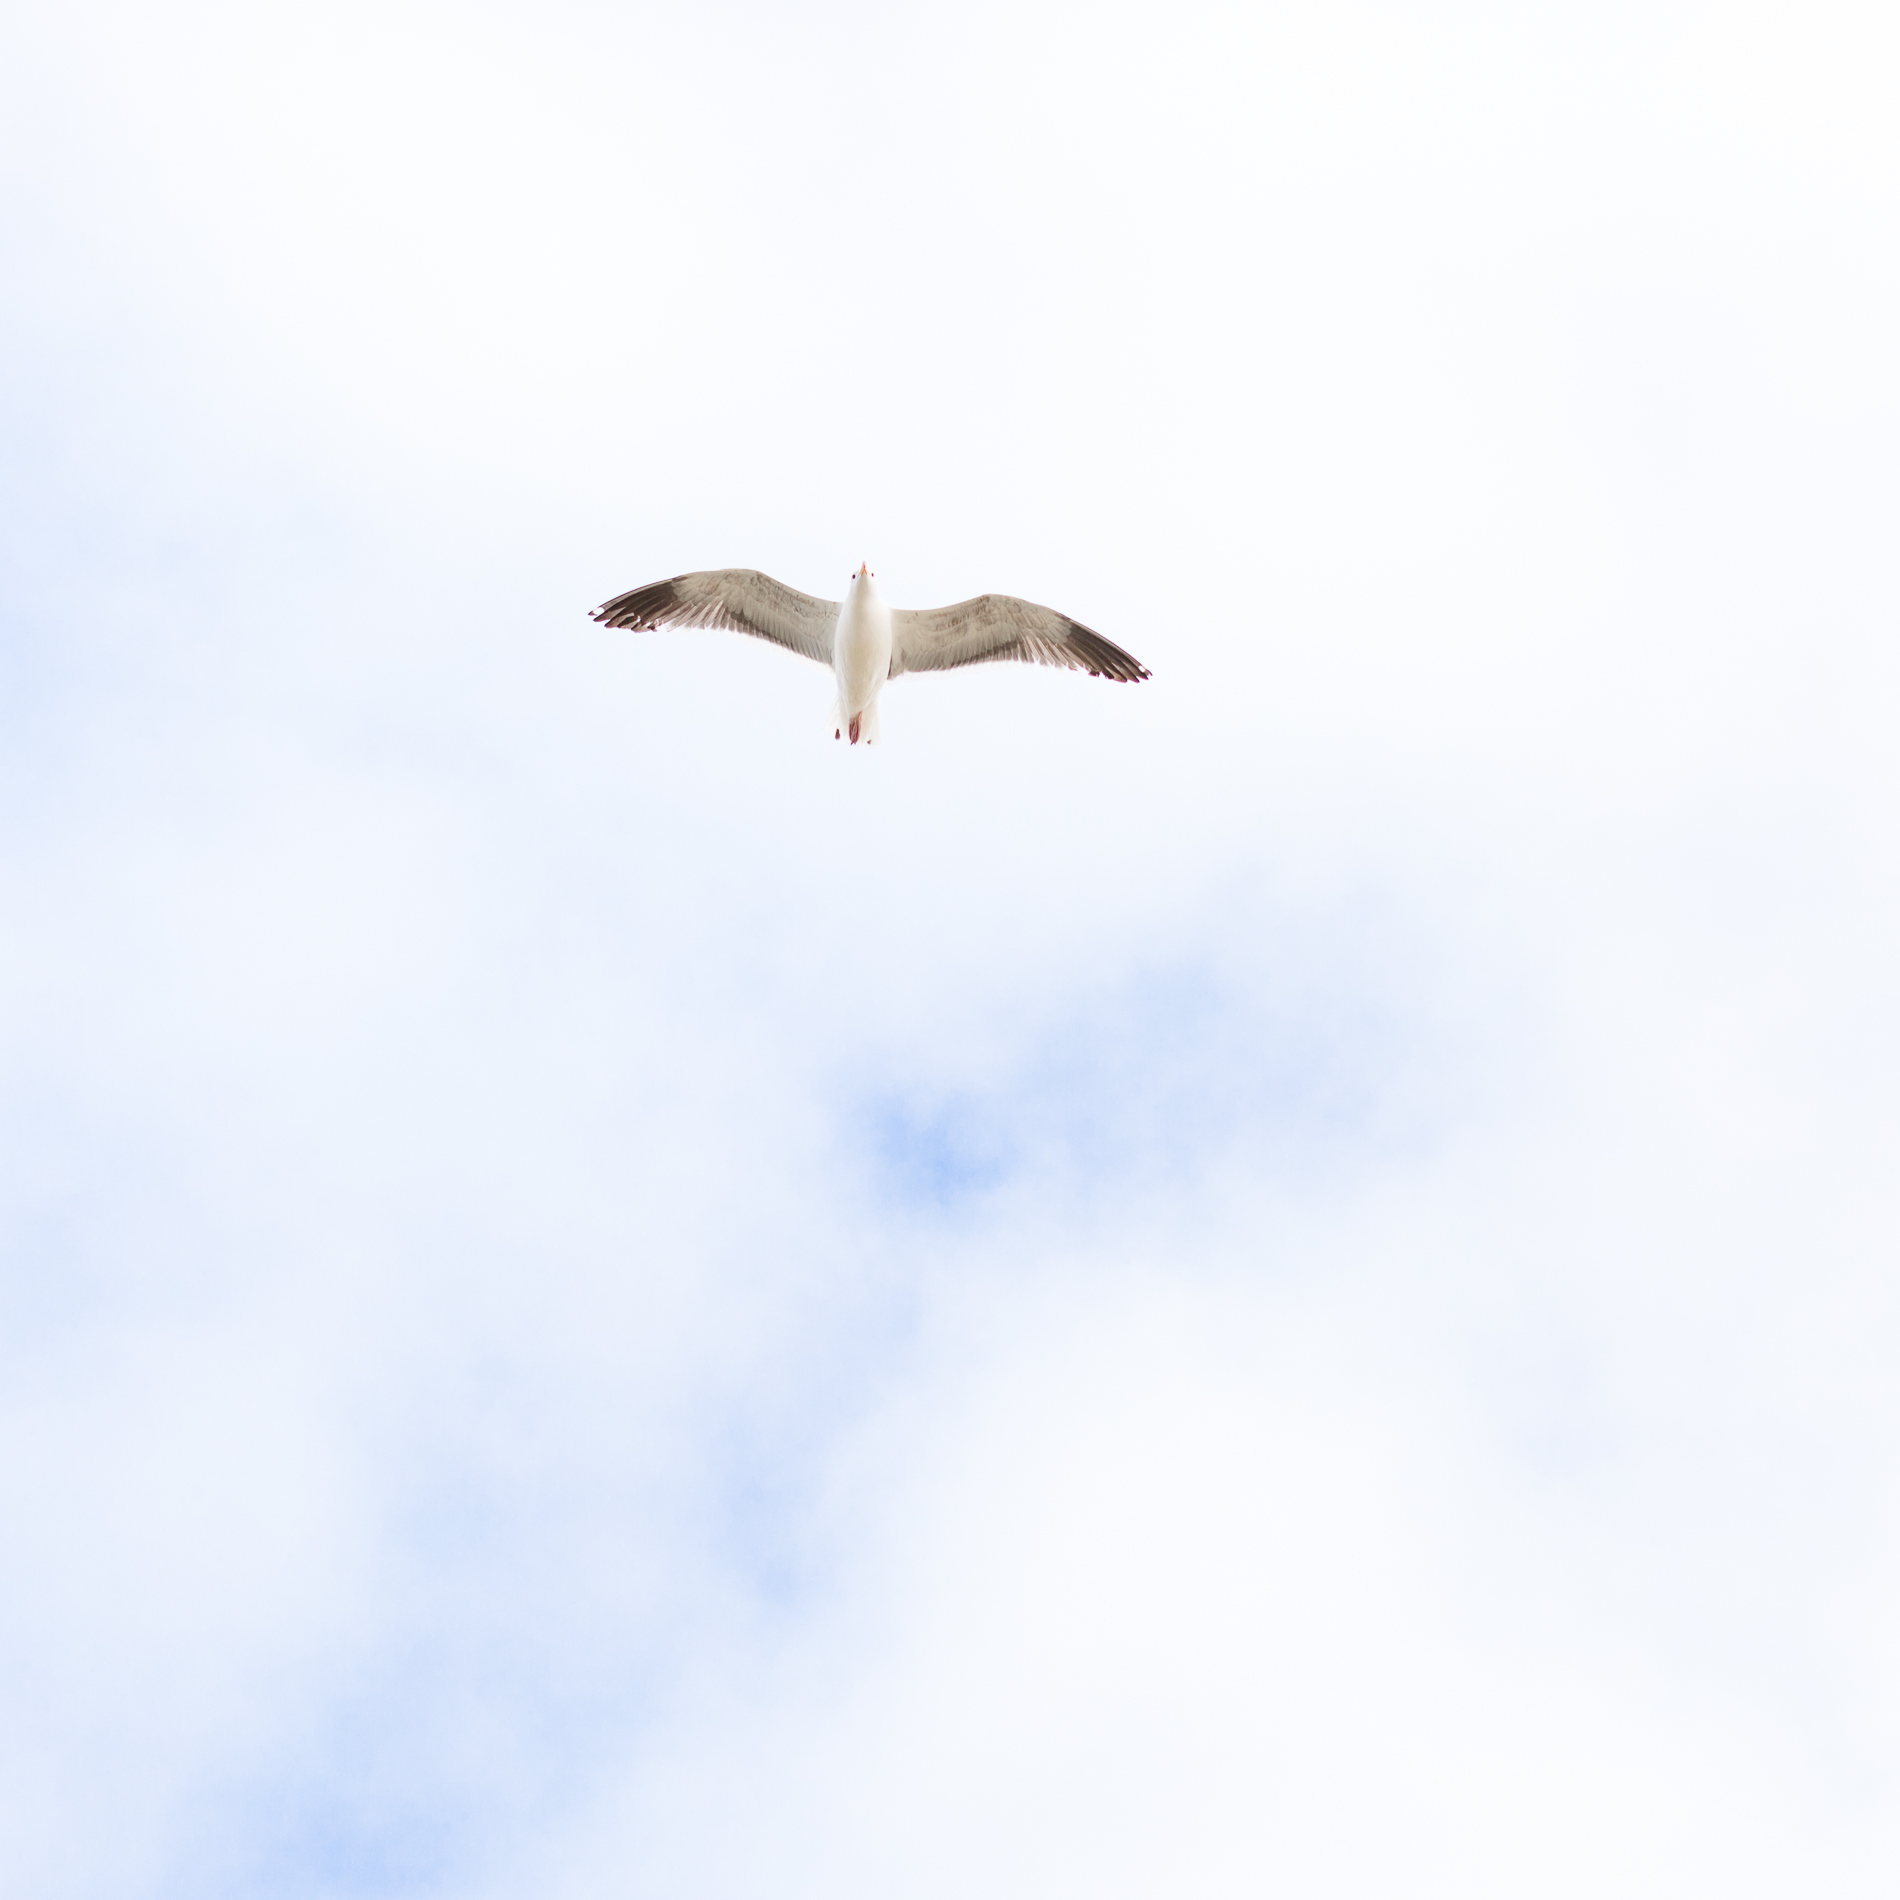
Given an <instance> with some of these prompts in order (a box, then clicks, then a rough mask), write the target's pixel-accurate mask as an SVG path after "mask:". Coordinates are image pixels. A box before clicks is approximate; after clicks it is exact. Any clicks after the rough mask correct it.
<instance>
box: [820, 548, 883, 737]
mask: <svg viewBox="0 0 1900 1900" xmlns="http://www.w3.org/2000/svg"><path fill="white" fill-rule="evenodd" d="M831 670H832V672H833V674H834V675H835V676H836V678H837V681H838V704H837V707H836V709H835V710H834V711H833V714H832V731H833V732H834V734H836V735H837V736H838V737H840V738H842V737H844V736H845V735H846V734H847V733H848V734H849V735H850V738H851V742H852V744H853V745H855V744H856V743H857V742H858V740H859V739H863V740H864V741H865V742H866V743H867V744H872V745H875V744H876V743H877V729H878V718H877V696H878V693H879V692H880V691H881V690H882V688H883V685H884V682H885V681H886V680H887V679H889V678H890V673H891V610H890V608H889V607H888V606H886V605H885V603H884V601H883V599H882V598H881V597H880V596H879V594H878V591H877V582H876V581H875V580H874V579H872V577H871V573H870V570H869V569H868V568H860V569H859V570H858V572H857V573H856V574H854V575H853V576H852V577H851V588H850V591H849V592H848V593H847V594H846V595H845V597H844V600H843V603H842V604H841V605H840V606H839V608H838V630H837V632H836V633H835V634H834V635H833V636H832V642H831Z"/></svg>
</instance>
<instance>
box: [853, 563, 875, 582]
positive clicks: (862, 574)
mask: <svg viewBox="0 0 1900 1900" xmlns="http://www.w3.org/2000/svg"><path fill="white" fill-rule="evenodd" d="M876 579H877V576H876V575H875V574H873V573H872V572H871V563H870V562H869V561H860V562H859V563H858V571H857V572H856V573H855V574H853V575H852V576H851V585H852V586H853V587H862V586H866V585H868V584H869V583H870V582H872V581H874V580H876Z"/></svg>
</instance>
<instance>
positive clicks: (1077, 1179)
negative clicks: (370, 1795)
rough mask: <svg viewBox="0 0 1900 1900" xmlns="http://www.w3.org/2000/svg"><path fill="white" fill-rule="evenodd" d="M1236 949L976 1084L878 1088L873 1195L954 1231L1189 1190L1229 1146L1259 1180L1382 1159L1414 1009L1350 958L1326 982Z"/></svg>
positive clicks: (868, 1121) (869, 1119)
mask: <svg viewBox="0 0 1900 1900" xmlns="http://www.w3.org/2000/svg"><path fill="white" fill-rule="evenodd" d="M1343 947H1344V946H1342V948H1343ZM1225 948H1226V949H1228V950H1231V948H1232V946H1227V947H1225ZM1240 951H1241V954H1240V955H1239V956H1238V957H1236V956H1234V955H1232V954H1223V953H1222V951H1220V950H1216V951H1215V952H1214V953H1213V954H1211V955H1210V956H1209V957H1207V958H1206V959H1204V960H1200V961H1194V962H1183V963H1179V964H1176V965H1174V966H1172V967H1165V968H1158V969H1149V970H1146V971H1142V972H1140V973H1138V974H1136V975H1134V976H1133V977H1131V978H1130V979H1129V980H1127V981H1125V982H1124V983H1122V984H1121V985H1119V986H1117V987H1114V988H1107V989H1103V990H1101V991H1099V992H1098V993H1096V994H1095V995H1093V996H1089V997H1087V998H1084V999H1082V1000H1081V1001H1079V1002H1077V1003H1074V1004H1072V1005H1070V1006H1068V1007H1067V1008H1066V1009H1064V1010H1062V1011H1061V1012H1059V1013H1057V1014H1055V1015H1054V1016H1053V1017H1052V1018H1051V1019H1049V1020H1047V1021H1045V1023H1044V1024H1043V1025H1042V1026H1041V1027H1040V1028H1039V1029H1038V1030H1036V1031H1034V1032H1032V1034H1031V1035H1030V1036H1029V1037H1028V1038H1027V1039H1026V1040H1025V1043H1024V1046H1023V1047H1022V1048H1021V1049H1020V1051H1019V1052H1018V1054H1017V1055H1016V1056H1015V1058H1014V1059H1013V1060H1012V1061H1010V1062H1008V1063H1007V1064H1006V1065H1005V1066H1004V1068H1003V1070H1002V1072H1001V1073H1000V1074H999V1075H998V1076H997V1077H996V1078H995V1079H994V1080H993V1081H990V1082H988V1083H986V1084H984V1085H981V1086H969V1085H960V1086H955V1087H948V1088H932V1087H930V1086H929V1085H927V1084H926V1085H921V1086H920V1085H918V1084H916V1083H912V1082H906V1083H903V1084H886V1085H885V1086H884V1087H882V1088H880V1089H878V1090H875V1091H873V1092H871V1093H869V1094H868V1095H866V1096H865V1097H863V1098H861V1099H860V1100H859V1102H858V1103H857V1104H856V1105H855V1106H854V1108H853V1109H852V1111H851V1112H850V1113H849V1115H848V1117H847V1120H848V1123H849V1125H850V1137H849V1138H850V1139H851V1140H852V1141H853V1142H854V1143H855V1144H856V1145H857V1146H858V1147H859V1148H860V1149H861V1150H862V1151H863V1152H864V1153H866V1154H867V1155H868V1157H869V1158H870V1161H871V1172H872V1176H873V1180H874V1183H875V1187H876V1190H877V1192H878V1194H879V1196H880V1198H881V1200H882V1201H883V1202H884V1203H885V1204H886V1205H887V1206H889V1207H894V1208H896V1209H898V1210H909V1211H911V1212H914V1213H916V1214H920V1215H924V1216H934V1217H938V1218H949V1219H952V1220H959V1219H965V1218H974V1217H977V1216H978V1215H980V1213H981V1211H982V1209H983V1208H984V1207H985V1206H986V1205H987V1204H990V1203H993V1202H994V1201H995V1200H996V1198H997V1197H998V1196H999V1195H1000V1194H1001V1193H1002V1192H1003V1191H1005V1190H1010V1189H1016V1188H1021V1187H1030V1188H1033V1189H1034V1190H1035V1191H1037V1192H1038V1193H1046V1194H1048V1195H1050V1196H1052V1197H1054V1198H1056V1199H1059V1200H1067V1199H1071V1198H1073V1197H1075V1196H1076V1195H1078V1194H1079V1195H1083V1196H1087V1197H1098V1196H1100V1195H1101V1194H1102V1193H1103V1192H1104V1191H1107V1192H1108V1193H1109V1194H1110V1195H1111V1196H1112V1195H1114V1194H1115V1193H1116V1192H1117V1191H1118V1190H1119V1189H1121V1188H1123V1187H1127V1188H1130V1189H1133V1188H1136V1187H1155V1186H1161V1185H1165V1184H1168V1183H1173V1184H1175V1185H1176V1186H1181V1185H1185V1184H1187V1183H1188V1182H1191V1181H1192V1179H1193V1178H1195V1176H1196V1175H1197V1174H1198V1173H1199V1171H1200V1170H1201V1169H1202V1167H1203V1166H1204V1165H1206V1164H1208V1163H1209V1162H1211V1161H1213V1160H1215V1159H1216V1158H1219V1159H1223V1160H1226V1159H1231V1158H1232V1156H1233V1154H1234V1150H1235V1145H1236V1143H1241V1144H1244V1145H1245V1148H1246V1159H1247V1161H1248V1163H1249V1165H1250V1166H1252V1167H1254V1168H1257V1169H1260V1170H1264V1171H1266V1172H1268V1173H1278V1172H1284V1171H1287V1170H1291V1169H1293V1168H1296V1167H1321V1168H1324V1167H1327V1166H1332V1165H1337V1164H1338V1163H1340V1162H1341V1161H1342V1160H1349V1159H1351V1158H1352V1157H1353V1156H1354V1155H1355V1154H1358V1153H1361V1152H1363V1151H1366V1150H1369V1149H1375V1148H1377V1147H1378V1146H1379V1145H1380V1144H1381V1142H1382V1141H1383V1139H1384V1137H1385V1135H1386V1133H1387V1130H1386V1128H1385V1125H1384V1124H1385V1110H1386V1107H1387V1104H1388V1098H1389V1096H1390V1093H1391V1085H1392V1082H1393V1080H1394V1078H1395V1076H1396V1075H1397V1073H1398V1072H1399V1071H1400V1070H1401V1069H1402V1068H1403V1066H1404V1065H1405V1063H1406V1061H1407V1060H1408V1058H1409V1056H1410V1054H1411V1052H1412V1050H1413V1048H1414V1046H1415V1044H1416V1042H1417V1040H1418V1038H1419V1035H1420V1034H1421V1025H1420V1024H1419V1023H1418V1022H1417V1021H1416V1020H1414V1019H1413V1017H1414V1012H1413V1010H1412V1008H1411V1007H1409V1006H1408V1005H1407V1004H1405V1003H1404V1002H1403V1001H1402V1000H1401V999H1400V998H1398V997H1396V996H1395V995H1393V994H1392V993H1391V992H1390V989H1389V987H1385V986H1381V985H1380V984H1379V983H1378V982H1377V981H1376V980H1374V979H1372V978H1369V977H1367V976H1365V975H1364V974H1363V972H1362V971H1360V970H1359V968H1358V966H1359V965H1360V963H1361V960H1360V959H1357V958H1355V957H1352V956H1345V955H1342V957H1341V958H1340V970H1339V971H1338V972H1336V973H1329V972H1325V971H1320V972H1315V971H1312V970H1310V969H1300V968H1297V967H1294V968H1289V967H1287V966H1286V964H1285V962H1284V960H1283V959H1279V958H1274V957H1270V956H1263V957H1261V958H1260V959H1259V967H1258V969H1257V971H1256V973H1255V974H1253V975H1248V974H1246V973H1245V971H1246V965H1247V961H1248V957H1247V949H1246V946H1245V945H1244V944H1243V945H1241V946H1240ZM1236 966H1238V968H1239V969H1240V971H1241V972H1242V973H1241V974H1238V975H1237V974H1235V970H1236Z"/></svg>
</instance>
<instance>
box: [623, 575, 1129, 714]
mask: <svg viewBox="0 0 1900 1900" xmlns="http://www.w3.org/2000/svg"><path fill="white" fill-rule="evenodd" d="M594 618H595V619H596V620H597V621H599V622H600V624H601V625H602V626H604V627H634V628H637V629H639V630H641V631H643V632H644V631H647V630H649V629H651V628H654V627H730V628H731V629H732V630H733V631H734V632H735V633H750V634H753V635H755V636H756V637H757V638H759V639H761V640H772V641H775V642H776V643H777V644H778V645H780V646H782V647H789V648H790V649H791V650H792V652H794V653H802V654H803V655H804V656H805V657H806V659H808V660H816V661H818V662H819V664H820V665H822V666H828V667H830V668H831V670H832V673H833V674H834V676H835V677H836V679H837V682H838V698H837V702H836V704H834V705H833V707H832V709H831V736H832V737H833V738H834V739H842V738H844V737H845V736H846V735H847V734H849V736H850V739H851V743H852V744H853V745H856V744H857V743H858V741H859V740H860V739H862V740H863V741H864V742H865V744H867V745H874V744H875V743H876V742H877V736H878V719H877V696H878V693H879V692H880V691H881V690H882V689H883V685H884V682H885V681H886V680H887V679H893V680H894V679H895V678H896V677H897V676H898V674H900V673H941V672H944V671H946V670H947V669H948V668H950V667H953V666H974V665H975V664H976V663H977V662H978V661H980V660H1029V661H1033V662H1034V663H1035V664H1036V665H1038V666H1066V667H1068V668H1070V669H1071V670H1072V671H1074V672H1078V673H1088V674H1091V675H1093V676H1094V677H1095V678H1097V679H1111V680H1145V679H1146V678H1147V677H1148V669H1147V668H1146V667H1145V666H1143V665H1142V663H1141V662H1140V661H1139V660H1137V659H1136V658H1135V657H1134V655H1133V654H1132V653H1124V652H1123V651H1122V650H1121V648H1120V647H1118V646H1116V645H1115V643H1114V642H1113V641H1112V640H1104V639H1103V638H1102V636H1101V635H1100V634H1099V633H1097V632H1095V630H1094V629H1093V628H1091V627H1085V626H1083V625H1082V623H1081V622H1080V621H1079V620H1071V619H1070V618H1069V616H1068V615H1067V614H1059V613H1057V612H1056V611H1055V609H1054V608H1053V607H1038V606H1036V605H1035V604H1034V602H1032V601H1027V600H1017V599H1016V598H1015V597H1014V596H1013V595H1011V594H979V595H977V597H976V598H975V599H974V600H963V601H959V602H958V603H957V604H956V605H955V606H954V607H928V608H910V607H891V606H888V605H887V604H886V603H885V601H884V599H883V598H882V596H881V595H880V594H879V593H878V591H877V576H876V575H874V574H873V573H872V572H871V569H870V566H869V564H868V563H866V564H864V565H862V566H860V567H859V569H858V571H857V572H856V573H855V574H854V575H852V577H851V586H850V588H849V590H848V591H847V592H846V594H845V597H844V599H843V600H842V601H836V600H818V599H816V598H815V597H814V596H812V595H810V594H801V593H800V592H799V591H798V589H797V588H795V587H787V586H786V585H785V583H784V582H783V581H775V580H774V579H773V578H772V577H771V575H769V574H761V573H759V571H758V570H757V569H756V568H750V567H724V568H716V569H713V570H710V571H708V572H706V573H703V574H680V575H676V576H675V577H674V578H673V579H672V580H670V581H654V582H653V583H652V584H651V585H650V586H647V587H636V588H634V589H633V591H632V592H631V593H626V594H616V595H615V596H614V598H613V599H612V600H610V601H608V602H607V603H606V605H605V606H602V607H597V608H596V609H595V610H594Z"/></svg>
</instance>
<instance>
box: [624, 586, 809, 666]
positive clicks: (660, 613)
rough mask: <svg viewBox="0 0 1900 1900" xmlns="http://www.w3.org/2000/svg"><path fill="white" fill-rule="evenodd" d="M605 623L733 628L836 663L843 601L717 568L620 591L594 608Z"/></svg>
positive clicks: (645, 628)
mask: <svg viewBox="0 0 1900 1900" xmlns="http://www.w3.org/2000/svg"><path fill="white" fill-rule="evenodd" d="M594 618H595V619H596V620H598V621H599V622H600V624H601V625H602V626H603V627H636V628H638V629H639V630H640V631H642V632H646V631H647V630H649V629H651V628H654V627H730V628H731V629H732V630H733V632H735V633H750V634H753V635H755V636H756V637H757V638H759V639H761V640H772V641H776V642H777V643H778V645H780V646H782V647H789V648H791V650H792V651H793V652H794V653H802V654H804V656H805V657H806V659H808V660H816V661H818V663H819V664H820V665H821V666H829V665H830V664H831V636H832V633H833V632H834V631H835V629H836V628H837V625H838V603H837V602H836V601H835V600H817V599H814V598H813V596H812V595H810V594H801V593H800V592H799V591H798V589H797V588H796V587H787V586H786V585H785V583H784V582H783V581H775V580H774V579H773V578H772V577H771V575H770V574H761V573H760V572H759V571H758V569H757V568H752V567H721V568H713V569H711V570H709V571H708V572H706V573H703V574H678V575H675V576H674V578H673V579H672V580H670V581H655V582H653V583H652V585H651V586H648V587H636V588H635V589H634V590H633V591H632V592H631V593H629V594H616V595H615V596H614V597H613V599H612V600H610V601H608V602H607V603H606V605H605V606H602V607H597V608H595V610H594Z"/></svg>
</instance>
